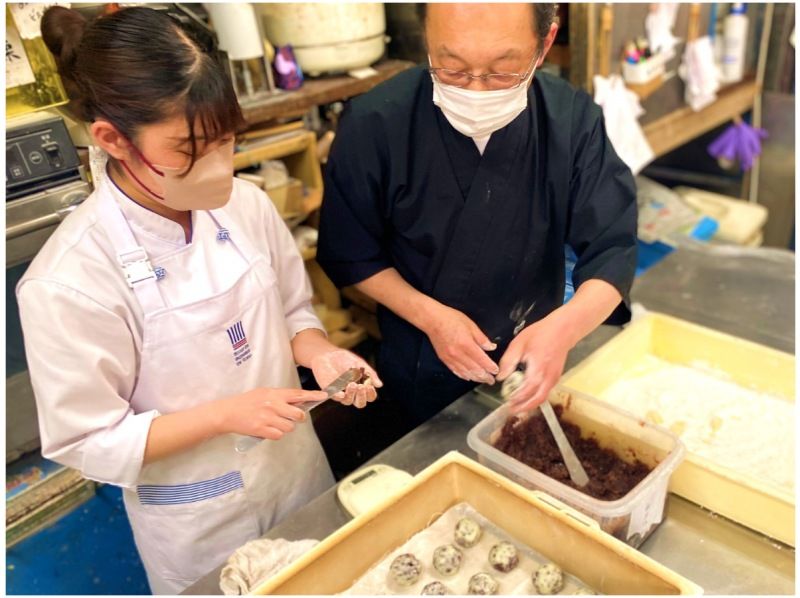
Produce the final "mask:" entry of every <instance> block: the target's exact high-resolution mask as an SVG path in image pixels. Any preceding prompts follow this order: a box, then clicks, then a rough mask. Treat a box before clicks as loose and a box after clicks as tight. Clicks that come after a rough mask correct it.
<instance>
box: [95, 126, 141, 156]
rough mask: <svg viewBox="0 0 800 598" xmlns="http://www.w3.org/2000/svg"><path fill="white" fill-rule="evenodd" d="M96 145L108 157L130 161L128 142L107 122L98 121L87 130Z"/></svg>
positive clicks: (130, 153)
mask: <svg viewBox="0 0 800 598" xmlns="http://www.w3.org/2000/svg"><path fill="white" fill-rule="evenodd" d="M89 130H90V131H91V132H92V137H94V141H95V143H96V144H97V145H99V146H100V147H102V148H103V149H104V150H105V151H106V152H107V153H108V155H109V156H111V157H113V158H116V159H117V160H127V161H130V159H131V157H132V156H133V152H131V148H130V142H129V141H128V138H127V137H125V135H123V134H122V133H120V132H119V130H118V129H117V128H116V127H115V126H114V125H112V124H111V123H110V122H108V121H107V120H103V119H98V120H96V121H94V122H93V123H92V125H91V127H90V128H89Z"/></svg>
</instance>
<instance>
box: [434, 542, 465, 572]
mask: <svg viewBox="0 0 800 598" xmlns="http://www.w3.org/2000/svg"><path fill="white" fill-rule="evenodd" d="M462 556H463V555H462V554H461V551H460V550H459V549H458V547H456V546H453V545H452V544H445V545H444V546H439V548H437V549H436V550H434V551H433V568H434V569H436V570H437V571H438V572H439V573H441V574H442V575H455V574H456V573H458V570H459V569H460V568H461V559H462Z"/></svg>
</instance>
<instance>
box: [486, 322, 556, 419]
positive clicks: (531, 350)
mask: <svg viewBox="0 0 800 598" xmlns="http://www.w3.org/2000/svg"><path fill="white" fill-rule="evenodd" d="M565 332H566V331H565V330H564V324H563V323H562V322H561V321H560V320H559V319H558V318H552V317H551V316H548V317H546V318H544V319H543V320H539V321H538V322H535V323H533V324H531V325H530V326H528V327H527V328H525V330H523V331H522V332H520V334H519V335H518V336H517V337H516V338H515V339H514V340H513V341H511V344H510V345H509V346H508V349H507V350H506V352H505V354H504V355H503V357H502V359H501V360H500V373H499V374H498V376H497V379H498V380H505V379H506V378H508V376H509V375H511V373H512V372H514V371H515V370H516V369H517V366H518V365H519V364H520V363H522V364H525V381H524V382H523V384H522V386H521V387H520V388H519V389H517V391H516V392H514V393H513V394H512V395H511V396H510V397H509V399H508V401H509V404H510V406H511V408H510V413H512V414H513V413H520V412H522V411H529V410H531V409H533V408H534V407H537V406H538V405H540V404H541V403H543V402H544V401H545V399H546V398H547V395H548V394H549V393H550V390H551V389H552V388H553V386H555V384H556V382H558V379H559V378H560V377H561V373H562V372H563V371H564V364H565V363H566V361H567V354H568V353H569V350H570V349H571V348H572V345H571V343H570V341H569V340H568V339H569V335H568V334H565Z"/></svg>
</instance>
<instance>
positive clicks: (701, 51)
mask: <svg viewBox="0 0 800 598" xmlns="http://www.w3.org/2000/svg"><path fill="white" fill-rule="evenodd" d="M678 74H679V75H680V76H681V79H683V80H684V81H685V83H686V91H685V94H684V95H685V100H686V103H687V104H689V106H691V107H692V110H694V111H695V112H697V111H699V110H702V109H703V108H705V107H706V106H708V105H709V104H711V103H713V102H714V101H715V100H716V99H717V90H718V89H719V81H720V72H719V68H718V67H717V65H716V63H715V62H714V46H713V45H712V44H711V38H710V37H708V36H707V35H706V36H704V37H700V38H698V39H696V40H694V41H691V42H688V43H687V44H686V50H685V51H684V53H683V62H682V63H681V66H680V67H679V68H678Z"/></svg>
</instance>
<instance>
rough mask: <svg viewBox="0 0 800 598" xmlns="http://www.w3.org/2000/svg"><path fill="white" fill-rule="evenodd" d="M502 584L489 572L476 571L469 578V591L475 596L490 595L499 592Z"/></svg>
mask: <svg viewBox="0 0 800 598" xmlns="http://www.w3.org/2000/svg"><path fill="white" fill-rule="evenodd" d="M499 589H500V584H499V583H498V582H497V580H496V579H495V578H494V577H492V576H491V575H489V574H488V573H476V574H475V575H473V576H472V577H470V578H469V587H468V588H467V593H469V594H472V595H473V596H490V595H492V594H497V590H499Z"/></svg>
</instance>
